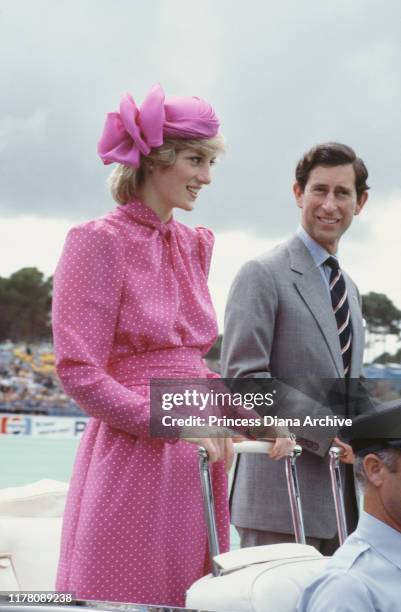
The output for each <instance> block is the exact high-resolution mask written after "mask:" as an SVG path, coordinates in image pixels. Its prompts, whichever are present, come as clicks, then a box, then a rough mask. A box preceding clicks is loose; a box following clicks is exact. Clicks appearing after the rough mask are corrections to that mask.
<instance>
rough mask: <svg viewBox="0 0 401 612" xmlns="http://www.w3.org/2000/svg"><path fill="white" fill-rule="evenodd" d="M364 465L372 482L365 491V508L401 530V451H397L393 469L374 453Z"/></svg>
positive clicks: (365, 460)
mask: <svg viewBox="0 0 401 612" xmlns="http://www.w3.org/2000/svg"><path fill="white" fill-rule="evenodd" d="M363 465H364V471H365V474H366V476H367V478H368V480H369V482H370V486H368V488H367V490H366V492H365V500H364V508H365V510H366V511H367V512H369V513H370V514H372V515H373V516H375V517H376V518H378V519H379V520H381V521H383V522H384V523H387V525H390V527H392V528H393V529H396V530H397V531H399V532H401V453H397V457H396V461H395V466H393V467H392V468H391V470H390V469H389V468H388V467H387V465H386V464H385V462H384V461H383V460H382V459H381V458H380V457H378V456H377V455H375V454H374V453H370V454H369V455H366V457H365V458H364V460H363ZM394 468H395V469H394Z"/></svg>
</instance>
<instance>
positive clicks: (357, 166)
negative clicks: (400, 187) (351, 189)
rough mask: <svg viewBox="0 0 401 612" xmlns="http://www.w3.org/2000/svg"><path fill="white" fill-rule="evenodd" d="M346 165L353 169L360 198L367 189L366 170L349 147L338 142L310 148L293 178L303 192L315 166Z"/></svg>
mask: <svg viewBox="0 0 401 612" xmlns="http://www.w3.org/2000/svg"><path fill="white" fill-rule="evenodd" d="M346 164H352V167H353V168H354V172H355V189H356V193H357V196H358V198H360V197H361V195H362V194H363V193H364V191H367V190H368V189H369V186H368V184H367V182H366V180H367V178H368V171H367V168H366V166H365V164H364V162H363V161H362V160H361V158H360V157H357V155H356V153H355V151H354V150H353V149H351V147H348V146H347V145H345V144H341V143H339V142H325V143H323V144H319V145H316V146H315V147H312V149H310V151H308V152H307V153H305V155H304V156H303V157H302V159H300V160H299V162H298V164H297V167H296V170H295V178H296V181H297V183H298V185H300V186H301V188H302V190H304V189H305V186H306V183H307V182H308V178H309V174H310V172H311V171H312V170H313V168H315V167H316V166H343V165H346Z"/></svg>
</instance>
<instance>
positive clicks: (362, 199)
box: [354, 191, 368, 215]
mask: <svg viewBox="0 0 401 612" xmlns="http://www.w3.org/2000/svg"><path fill="white" fill-rule="evenodd" d="M367 199H368V192H367V191H364V192H363V194H362V195H361V196H360V197H359V198H358V200H357V203H356V207H355V212H354V215H359V213H360V212H361V210H362V208H363V207H364V206H365V204H366V200H367Z"/></svg>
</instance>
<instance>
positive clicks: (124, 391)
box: [53, 201, 229, 606]
mask: <svg viewBox="0 0 401 612" xmlns="http://www.w3.org/2000/svg"><path fill="white" fill-rule="evenodd" d="M212 246H213V236H212V234H211V232H210V231H209V230H207V229H204V228H196V229H191V228H189V227H186V226H185V225H182V224H181V223H178V222H177V221H175V220H173V219H172V220H170V221H169V222H168V223H164V224H163V223H161V221H160V220H159V218H158V217H157V215H156V214H155V213H154V212H153V211H152V210H150V209H149V208H147V207H146V206H145V205H143V204H142V203H141V202H139V201H133V202H130V203H128V204H126V205H124V206H118V207H117V208H116V209H115V210H114V211H112V212H111V213H109V214H108V215H106V216H104V217H102V218H101V219H98V220H95V221H91V222H89V223H84V224H82V225H79V226H77V227H75V228H73V229H72V230H71V231H70V233H69V234H68V237H67V240H66V244H65V247H64V251H63V254H62V257H61V260H60V262H59V265H58V268H57V272H56V276H55V285H54V300H53V302H54V303H53V329H54V342H55V351H56V357H57V371H58V374H59V376H60V379H61V381H62V384H63V386H64V389H65V390H66V392H67V393H68V394H70V395H71V396H72V397H73V398H74V399H75V400H76V401H77V403H78V404H79V405H80V406H81V407H82V409H83V410H84V411H85V412H86V413H88V414H89V415H90V416H91V417H92V418H91V419H90V420H89V423H88V426H87V429H86V431H85V434H84V436H83V438H82V441H81V444H80V447H79V451H78V455H77V458H76V462H75V467H74V472H73V476H72V480H71V486H70V491H69V496H68V500H67V505H66V510H65V515H64V524H63V533H62V545H61V558H60V563H59V569H58V577H57V586H56V588H57V589H58V590H67V591H70V590H71V591H74V592H75V595H76V597H77V598H79V599H98V600H105V601H120V602H135V603H154V604H164V605H169V606H182V605H184V601H185V591H186V589H187V588H188V587H189V586H190V585H191V584H192V583H193V582H194V581H195V580H197V579H198V578H200V577H201V576H202V575H204V574H205V573H207V572H209V571H210V567H209V559H208V549H207V537H206V526H205V521H204V517H203V502H202V495H201V485H200V479H199V474H198V455H197V447H196V446H195V445H193V444H189V443H188V442H184V441H182V440H180V441H174V440H170V441H167V442H166V441H165V440H164V441H162V440H161V439H155V438H151V437H150V434H149V384H148V383H149V380H150V379H151V378H166V377H181V378H194V377H207V376H213V375H212V374H211V373H210V372H209V371H208V370H207V368H206V366H205V364H204V361H203V359H202V355H204V354H205V352H206V351H207V350H208V349H209V347H210V346H211V345H212V343H213V342H214V340H215V337H216V333H217V329H216V318H215V313H214V310H213V306H212V303H211V299H210V295H209V291H208V288H207V274H208V269H209V264H210V258H211V251H212ZM212 481H213V489H214V496H215V503H216V511H217V523H218V530H219V539H220V545H221V549H222V551H226V550H227V549H228V544H229V535H228V530H229V518H228V504H227V480H226V475H225V470H224V465H223V463H222V462H217V463H215V464H213V466H212Z"/></svg>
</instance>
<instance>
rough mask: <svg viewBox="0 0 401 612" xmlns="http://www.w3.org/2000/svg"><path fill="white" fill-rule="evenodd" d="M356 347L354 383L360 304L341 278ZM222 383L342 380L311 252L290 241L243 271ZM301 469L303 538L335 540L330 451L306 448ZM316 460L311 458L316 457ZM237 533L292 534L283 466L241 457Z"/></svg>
mask: <svg viewBox="0 0 401 612" xmlns="http://www.w3.org/2000/svg"><path fill="white" fill-rule="evenodd" d="M344 277H345V282H346V285H347V290H348V301H349V307H350V314H351V322H352V331H353V341H352V360H351V371H350V375H351V377H358V378H359V376H360V375H361V370H362V357H363V348H364V331H363V325H362V315H361V306H360V296H359V293H358V290H357V288H356V286H355V284H354V283H353V281H352V280H351V279H350V278H349V276H347V275H346V274H345V273H344ZM222 372H223V376H225V377H229V378H235V377H244V376H245V377H249V376H250V377H270V376H272V377H279V378H291V377H293V378H302V377H316V379H318V378H342V377H344V368H343V362H342V356H341V352H340V345H339V339H338V332H337V325H336V321H335V317H334V314H333V310H332V305H331V301H330V296H329V293H328V291H327V287H326V286H325V285H324V282H323V279H322V277H321V273H320V271H319V269H318V268H317V267H316V265H315V263H314V261H313V259H312V257H311V255H310V254H309V251H308V249H307V248H306V247H305V245H304V244H303V242H302V241H301V240H300V239H299V238H298V237H297V236H294V237H293V238H292V239H291V240H289V241H288V242H287V243H285V244H282V245H279V246H278V247H276V248H275V249H273V250H272V251H270V252H268V253H266V254H264V255H262V256H260V257H258V258H256V259H253V260H251V261H249V262H248V263H246V264H245V265H244V266H243V267H242V268H241V270H240V271H239V273H238V275H237V277H236V279H235V280H234V283H233V286H232V288H231V292H230V295H229V298H228V303H227V309H226V317H225V329H224V337H223V346H222ZM309 450H310V451H312V452H304V453H303V454H302V456H301V458H300V459H299V461H298V473H299V480H300V488H301V496H302V505H303V510H304V521H305V530H306V534H307V535H309V536H313V537H318V538H331V537H333V536H334V535H335V533H336V521H335V513H334V510H333V501H332V494H331V486H330V479H329V472H328V465H327V459H326V458H322V456H320V455H323V454H324V453H325V452H326V451H327V444H326V446H325V447H324V448H322V447H321V445H319V443H318V442H317V443H315V444H311V445H310V447H309ZM314 453H315V454H314ZM232 522H233V523H234V524H235V525H237V526H240V527H248V528H253V529H262V530H267V531H275V532H280V533H292V532H293V527H292V519H291V512H290V508H289V502H288V493H287V486H286V482H285V478H284V465H283V462H282V461H278V462H274V461H271V460H269V458H268V457H261V456H247V457H245V456H244V457H242V458H241V461H240V464H239V467H238V470H237V476H236V481H235V486H234V491H233V496H232Z"/></svg>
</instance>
